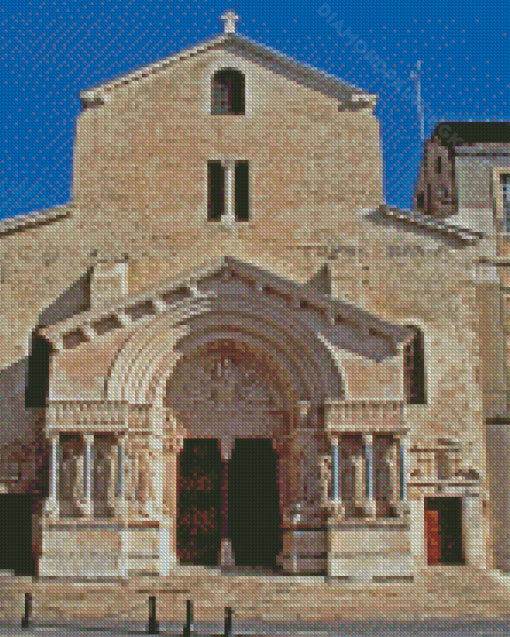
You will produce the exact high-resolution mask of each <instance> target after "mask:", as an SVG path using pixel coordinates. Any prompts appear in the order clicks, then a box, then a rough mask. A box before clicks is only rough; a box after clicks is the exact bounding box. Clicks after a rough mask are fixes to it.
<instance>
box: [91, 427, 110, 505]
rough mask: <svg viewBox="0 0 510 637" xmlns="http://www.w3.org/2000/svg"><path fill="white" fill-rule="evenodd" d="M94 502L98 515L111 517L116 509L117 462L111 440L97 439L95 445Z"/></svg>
mask: <svg viewBox="0 0 510 637" xmlns="http://www.w3.org/2000/svg"><path fill="white" fill-rule="evenodd" d="M94 449H95V454H94V455H95V458H94V500H95V505H96V507H97V510H98V513H99V514H102V515H109V514H111V513H112V510H113V508H114V498H115V467H114V464H115V461H114V458H113V457H112V456H113V453H112V451H113V450H112V444H111V441H110V440H109V439H101V438H99V437H96V440H95V443H94Z"/></svg>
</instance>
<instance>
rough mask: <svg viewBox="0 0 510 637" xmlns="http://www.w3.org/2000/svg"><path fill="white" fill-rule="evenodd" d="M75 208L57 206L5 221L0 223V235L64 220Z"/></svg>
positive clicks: (67, 205) (71, 205)
mask: <svg viewBox="0 0 510 637" xmlns="http://www.w3.org/2000/svg"><path fill="white" fill-rule="evenodd" d="M74 208H75V206H74V205H73V204H66V205H65V206H59V207H56V208H52V209H51V210H49V211H46V212H38V213H35V214H29V215H19V216H17V217H13V218H12V219H6V220H5V221H0V235H4V234H11V233H12V232H19V231H22V230H26V229H28V228H33V227H34V226H42V225H45V224H47V223H51V222H52V221H58V220H60V219H66V218H67V217H69V216H70V214H71V211H72V210H73V209H74Z"/></svg>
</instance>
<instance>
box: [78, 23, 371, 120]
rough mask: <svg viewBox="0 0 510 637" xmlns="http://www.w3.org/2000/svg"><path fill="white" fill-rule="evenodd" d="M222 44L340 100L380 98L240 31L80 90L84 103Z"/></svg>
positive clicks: (96, 101) (358, 103)
mask: <svg viewBox="0 0 510 637" xmlns="http://www.w3.org/2000/svg"><path fill="white" fill-rule="evenodd" d="M220 46H224V47H225V48H226V49H227V50H228V49H230V50H236V49H237V50H242V49H245V50H250V51H252V52H254V53H256V54H258V56H259V57H260V58H263V59H264V60H265V61H266V62H273V63H275V64H278V65H279V66H281V67H285V68H286V69H287V70H288V71H291V73H292V74H293V75H294V76H295V77H294V78H293V79H295V80H297V81H299V80H302V81H304V82H305V83H307V84H308V85H312V86H313V87H314V88H316V89H317V90H319V91H322V92H325V93H329V94H331V93H332V92H333V94H334V96H335V97H336V98H337V99H339V100H342V101H346V102H351V103H352V104H353V105H356V106H362V107H363V106H370V107H372V108H373V107H375V103H376V99H377V96H376V95H375V94H369V93H365V92H364V91H362V90H361V89H359V88H357V87H356V86H354V85H352V84H349V83H347V82H344V81H343V80H341V79H339V78H338V77H336V76H335V75H331V74H330V73H326V72H325V71H321V70H320V69H317V68H315V67H313V66H311V65H309V64H306V63H304V62H300V61H298V60H295V59H294V58H291V57H289V56H288V55H286V54H284V53H282V52H280V51H277V50H276V49H273V48H271V47H269V46H267V45H265V44H261V43H260V42H257V41H255V40H252V39H250V38H248V37H247V36H245V35H240V34H239V33H222V34H221V35H219V36H216V37H214V38H211V39H209V40H205V41H204V42H202V43H200V44H197V45H195V46H193V47H191V48H187V49H183V50H182V51H179V52H178V53H176V54H175V55H172V56H170V57H167V58H164V59H163V60H160V61H158V62H155V63H154V64H150V65H148V66H144V67H142V68H140V69H138V70H136V71H134V72H132V73H128V74H126V75H122V76H120V77H118V78H116V79H114V80H112V81H110V82H106V83H104V84H100V85H99V86H96V87H95V88H92V89H89V90H86V91H82V92H81V93H80V99H81V101H82V103H83V105H84V106H96V105H101V104H104V103H105V102H106V101H107V100H108V95H109V94H111V92H112V91H113V90H114V89H116V88H120V87H122V86H126V85H129V84H132V83H134V82H139V81H142V80H144V79H146V78H148V77H151V76H153V75H155V74H156V73H159V72H161V71H164V70H165V69H168V68H169V67H171V66H173V65H174V64H175V63H176V62H179V61H181V60H185V59H189V58H192V57H194V56H195V55H198V54H199V53H202V52H204V51H208V50H211V49H213V48H215V47H220Z"/></svg>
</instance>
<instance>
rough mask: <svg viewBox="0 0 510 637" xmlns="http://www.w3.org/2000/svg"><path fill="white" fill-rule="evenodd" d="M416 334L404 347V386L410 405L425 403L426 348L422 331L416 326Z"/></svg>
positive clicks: (410, 327) (411, 327)
mask: <svg viewBox="0 0 510 637" xmlns="http://www.w3.org/2000/svg"><path fill="white" fill-rule="evenodd" d="M407 327H408V328H409V329H411V330H413V332H414V336H413V338H412V339H411V340H410V341H409V343H407V345H406V346H405V349H404V387H405V393H406V402H407V404H409V405H425V404H426V402H427V396H426V391H425V348H424V339H423V333H422V331H421V330H420V329H419V328H417V327H414V326H410V325H408V326H407Z"/></svg>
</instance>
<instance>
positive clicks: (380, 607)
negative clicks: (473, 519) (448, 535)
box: [0, 567, 510, 621]
mask: <svg viewBox="0 0 510 637" xmlns="http://www.w3.org/2000/svg"><path fill="white" fill-rule="evenodd" d="M25 592H31V593H32V594H33V614H34V617H39V618H44V619H46V620H47V621H56V620H57V619H59V618H62V617H65V618H66V621H68V620H70V619H71V618H72V617H75V618H95V619H99V620H101V619H102V620H103V621H107V620H112V621H113V618H122V617H124V618H126V617H128V618H130V619H133V620H135V619H136V620H140V621H144V620H145V619H146V618H147V613H148V597H149V596H150V595H151V594H154V595H156V596H157V600H158V601H157V607H158V616H160V617H161V619H166V620H170V621H183V618H185V613H186V610H185V609H186V599H193V600H194V602H195V617H196V619H197V621H200V620H205V619H211V620H214V621H221V619H222V617H223V613H224V607H225V606H226V605H230V606H232V607H233V609H234V613H235V615H236V616H237V617H238V618H259V619H262V618H270V619H274V620H278V619H281V620H287V621H289V620H295V621H296V620H299V619H300V618H301V619H311V620H313V619H325V618H328V619H335V618H337V619H339V618H344V619H366V618H370V617H374V618H385V617H386V618H391V619H396V618H410V619H413V618H415V617H416V616H419V615H430V616H437V617H473V616H479V617H503V616H506V617H508V616H509V615H510V586H508V585H507V584H506V583H501V582H499V581H498V580H497V579H495V578H494V577H490V576H489V575H488V574H487V573H486V572H484V571H479V570H477V569H473V568H471V567H464V568H462V567H459V568H448V567H446V568H437V569H436V570H434V567H430V568H428V569H424V570H423V571H422V572H420V573H419V574H418V577H417V580H416V581H415V582H413V583H373V582H370V583H365V584H363V583H359V582H358V583H352V582H335V581H332V582H329V581H328V582H326V581H325V580H324V578H320V577H313V578H300V579H299V580H297V579H292V580H290V579H288V580H285V579H284V578H282V577H281V576H279V577H278V579H276V578H275V577H272V576H251V575H250V576H244V577H243V576H238V575H236V576H235V577H234V576H230V575H229V576H218V575H216V574H215V575H211V574H207V573H205V574H201V573H197V572H194V573H193V574H188V575H184V576H183V575H182V574H180V575H179V576H176V577H173V578H132V579H130V580H127V581H123V582H117V583H112V582H109V583H89V584H84V583H69V582H68V583H63V582H49V581H38V580H37V579H34V580H32V579H31V578H23V579H21V578H15V577H8V578H4V579H2V580H1V581H0V600H1V608H0V621H1V620H2V619H5V618H6V617H8V616H13V617H15V618H19V617H20V616H21V614H22V612H23V607H24V593H25Z"/></svg>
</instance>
